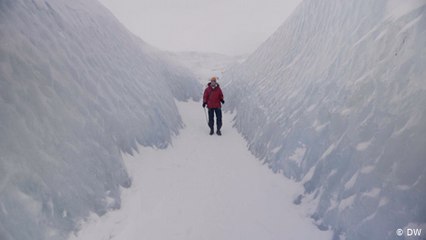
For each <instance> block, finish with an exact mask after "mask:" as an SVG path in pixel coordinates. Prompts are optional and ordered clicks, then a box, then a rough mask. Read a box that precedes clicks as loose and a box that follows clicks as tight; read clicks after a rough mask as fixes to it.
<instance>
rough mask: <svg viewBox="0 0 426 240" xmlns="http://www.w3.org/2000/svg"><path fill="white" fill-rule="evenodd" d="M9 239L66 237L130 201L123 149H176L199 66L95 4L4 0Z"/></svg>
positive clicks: (3, 163) (4, 191)
mask: <svg viewBox="0 0 426 240" xmlns="http://www.w3.org/2000/svg"><path fill="white" fill-rule="evenodd" d="M0 38H1V39H0V239H1V240H9V239H16V240H21V239H31V240H38V239H64V238H65V236H66V233H67V232H69V231H71V230H73V229H74V228H75V223H76V222H78V221H79V220H80V219H81V218H83V217H85V216H88V215H89V212H95V213H97V214H103V213H104V212H105V211H106V210H107V209H109V208H117V207H119V206H120V198H119V187H120V186H123V187H127V186H129V185H130V184H131V179H129V177H128V175H127V172H126V169H125V168H124V165H123V163H122V159H121V155H120V151H125V152H132V151H133V150H134V149H135V146H136V143H137V142H138V143H141V144H144V145H155V146H158V147H164V146H165V145H167V144H168V143H169V141H170V139H171V136H172V135H173V134H176V133H177V131H178V129H179V128H180V127H181V124H182V123H181V119H180V116H179V114H178V111H177V108H176V106H175V102H174V98H177V99H179V100H185V99H188V98H195V99H197V98H198V95H199V92H200V91H201V86H200V85H199V83H198V82H197V81H196V79H195V77H194V76H193V75H191V74H189V73H188V71H187V70H185V69H183V68H180V67H177V66H176V65H174V64H173V63H172V60H170V59H168V58H167V57H166V55H164V54H162V53H159V52H158V51H157V50H156V49H154V48H152V47H150V46H148V45H146V44H145V43H144V42H143V41H142V40H140V39H138V38H136V37H135V36H134V35H132V34H131V33H130V32H128V31H127V30H126V29H125V28H124V27H122V26H121V24H120V23H119V22H118V21H117V20H116V19H115V18H114V17H113V16H112V14H110V13H109V12H108V11H107V10H106V9H105V8H104V7H102V6H101V5H100V4H98V3H97V2H96V1H92V0H73V1H66V0H54V1H53V0H51V1H42V0H33V1H30V0H3V1H0Z"/></svg>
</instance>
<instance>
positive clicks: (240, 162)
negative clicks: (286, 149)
mask: <svg viewBox="0 0 426 240" xmlns="http://www.w3.org/2000/svg"><path fill="white" fill-rule="evenodd" d="M178 107H179V110H180V112H181V115H182V118H183V121H184V124H185V125H186V127H185V128H184V129H183V130H182V131H181V132H180V134H179V135H178V136H176V137H175V138H174V140H173V144H172V146H170V147H169V148H167V149H165V150H161V149H155V148H150V147H143V148H140V151H139V154H135V155H134V156H130V155H125V156H124V159H125V164H126V167H127V168H128V171H129V174H130V176H131V177H132V179H133V185H132V187H131V188H129V189H123V191H122V208H121V209H119V210H116V211H112V212H108V213H107V214H105V215H104V216H102V217H98V216H97V215H95V214H93V216H91V217H90V218H89V219H88V220H87V221H86V222H83V223H82V224H81V230H80V231H79V232H78V233H75V234H73V235H71V236H70V240H77V239H90V240H95V239H126V240H131V239H150V240H155V239H186V240H187V239H197V240H201V239H222V240H225V239H331V233H330V232H324V231H320V230H319V229H318V228H317V227H316V226H315V225H314V224H313V223H312V221H311V219H310V218H309V217H307V212H306V209H302V208H301V207H300V206H297V205H294V204H293V203H292V201H293V199H294V197H295V193H296V192H299V191H300V189H299V188H300V186H299V185H297V184H296V183H294V182H292V181H291V180H288V179H287V178H285V177H284V176H282V175H281V174H274V173H273V172H272V171H271V170H270V169H268V168H267V167H266V166H265V165H262V162H261V161H259V160H258V159H256V158H255V157H254V156H253V155H251V154H250V152H249V151H248V150H247V147H246V142H245V140H244V139H243V138H242V137H241V136H240V135H239V134H238V133H237V131H236V130H235V129H234V128H232V127H231V118H232V116H230V115H229V114H224V127H223V129H222V132H223V136H217V135H214V136H209V135H208V127H207V124H206V120H205V116H204V112H203V109H202V108H201V104H199V103H193V102H192V103H178Z"/></svg>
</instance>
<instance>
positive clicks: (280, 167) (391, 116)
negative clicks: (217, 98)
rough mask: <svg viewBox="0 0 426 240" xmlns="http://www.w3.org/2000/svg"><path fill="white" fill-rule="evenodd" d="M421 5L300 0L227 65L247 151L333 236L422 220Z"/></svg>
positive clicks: (425, 169)
mask: <svg viewBox="0 0 426 240" xmlns="http://www.w3.org/2000/svg"><path fill="white" fill-rule="evenodd" d="M425 11H426V2H425V1H420V0H410V1H396V0H395V1H394V0H389V1H388V0H377V1H358V0H350V1H340V0H327V1H316V0H306V1H303V2H302V3H301V5H300V6H299V7H298V8H297V9H296V11H295V12H294V13H293V15H292V16H291V17H290V18H289V19H288V20H287V21H286V22H285V23H284V24H283V25H282V26H281V27H280V28H279V29H278V30H277V31H276V32H275V33H274V34H273V35H272V36H271V37H270V38H269V39H268V40H267V41H266V42H265V43H264V44H262V46H260V47H259V49H257V51H255V53H254V54H252V55H251V56H250V57H249V58H248V59H247V61H246V62H245V63H243V64H241V65H239V66H237V67H234V68H233V69H232V70H230V71H227V72H226V73H225V77H224V79H223V80H222V81H223V82H230V85H229V86H228V87H226V88H225V89H224V91H225V92H226V96H227V106H228V107H229V109H231V110H236V112H237V115H236V118H235V126H236V127H237V128H238V129H239V131H240V132H241V133H242V134H243V135H244V136H245V138H246V139H247V141H248V143H249V148H250V150H251V151H252V152H253V153H255V154H256V155H257V156H258V157H260V158H261V159H263V160H264V161H265V162H266V163H267V164H269V165H270V167H271V168H272V169H273V170H274V171H280V172H283V173H284V174H285V175H286V176H288V177H290V178H293V179H295V180H296V181H300V182H301V183H302V184H303V185H304V187H305V191H304V193H301V195H300V196H299V197H298V198H297V199H296V200H295V203H297V204H305V205H306V206H311V207H312V217H313V218H314V219H315V220H316V223H317V224H318V226H320V228H331V229H333V230H334V231H335V238H336V239H339V238H342V239H344V237H346V238H347V239H399V237H398V236H396V234H395V230H396V229H398V228H404V227H406V226H408V225H410V226H415V225H416V224H423V226H424V227H425V225H424V224H425V223H426V204H425V201H424V199H426V191H425V189H426V148H425V146H426V108H425V106H426V48H425V46H426V16H425Z"/></svg>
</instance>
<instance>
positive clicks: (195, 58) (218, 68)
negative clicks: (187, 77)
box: [169, 52, 245, 84]
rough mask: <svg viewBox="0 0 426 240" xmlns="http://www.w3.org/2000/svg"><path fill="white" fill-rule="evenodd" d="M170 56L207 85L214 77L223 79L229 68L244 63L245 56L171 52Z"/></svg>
mask: <svg viewBox="0 0 426 240" xmlns="http://www.w3.org/2000/svg"><path fill="white" fill-rule="evenodd" d="M169 56H170V57H171V58H172V59H174V60H176V61H178V62H180V63H181V64H182V65H183V66H185V67H187V68H188V69H191V70H192V71H193V72H194V73H195V75H196V76H197V79H198V80H199V81H200V82H201V83H203V84H205V83H206V82H208V80H209V79H210V78H211V77H212V76H214V75H215V76H218V77H222V74H223V72H225V71H226V70H227V69H228V68H231V67H232V66H234V65H236V64H238V63H240V62H242V61H244V59H245V56H227V55H223V54H219V53H203V52H177V53H174V52H170V53H169Z"/></svg>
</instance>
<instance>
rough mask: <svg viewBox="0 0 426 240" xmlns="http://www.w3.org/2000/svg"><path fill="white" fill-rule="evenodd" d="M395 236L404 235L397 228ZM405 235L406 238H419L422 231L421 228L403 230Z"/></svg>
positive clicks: (401, 230)
mask: <svg viewBox="0 0 426 240" xmlns="http://www.w3.org/2000/svg"><path fill="white" fill-rule="evenodd" d="M396 235H397V236H400V237H401V236H403V235H404V230H403V229H401V228H399V229H397V230H396ZM405 235H406V236H407V237H416V236H417V237H420V236H421V235H422V229H421V228H407V229H406V230H405Z"/></svg>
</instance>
